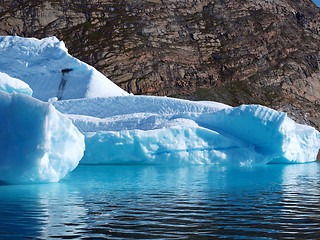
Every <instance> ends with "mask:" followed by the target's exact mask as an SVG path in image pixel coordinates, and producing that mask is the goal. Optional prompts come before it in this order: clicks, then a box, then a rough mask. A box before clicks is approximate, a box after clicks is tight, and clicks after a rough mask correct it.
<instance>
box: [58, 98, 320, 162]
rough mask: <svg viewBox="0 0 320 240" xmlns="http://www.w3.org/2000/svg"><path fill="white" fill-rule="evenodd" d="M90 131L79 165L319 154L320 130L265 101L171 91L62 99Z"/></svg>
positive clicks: (62, 106) (63, 107)
mask: <svg viewBox="0 0 320 240" xmlns="http://www.w3.org/2000/svg"><path fill="white" fill-rule="evenodd" d="M54 106H55V107H56V108H57V109H58V110H59V111H61V112H62V113H64V114H66V115H67V116H68V117H69V118H70V119H71V120H72V122H73V123H74V125H75V126H77V127H78V128H79V130H80V131H81V132H83V133H84V134H85V136H86V151H85V156H84V158H83V159H82V160H81V164H122V163H136V164H181V163H186V164H188V163H195V164H230V163H232V164H240V165H242V164H258V163H263V164H266V163H306V162H312V161H315V160H316V156H317V153H318V150H319V148H320V133H319V132H318V131H316V130H315V129H314V128H312V127H309V126H305V125H301V124H297V123H295V122H294V121H293V120H292V119H290V118H288V117H287V115H286V114H285V113H282V112H278V111H275V110H273V109H270V108H268V107H264V106H260V105H242V106H240V107H234V108H233V107H230V106H227V105H224V104H221V103H215V102H193V101H187V100H179V99H174V98H167V97H150V96H124V97H109V98H95V99H75V100H66V101H58V102H55V103H54Z"/></svg>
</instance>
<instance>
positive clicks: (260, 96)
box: [0, 0, 320, 129]
mask: <svg viewBox="0 0 320 240" xmlns="http://www.w3.org/2000/svg"><path fill="white" fill-rule="evenodd" d="M0 3H1V5H0V22H1V24H0V34H1V35H12V34H17V35H20V36H26V37H31V36H32V37H38V38H42V37H47V36H52V35H55V36H57V37H58V38H59V39H61V40H63V41H64V42H65V43H66V46H67V47H68V49H69V52H70V53H71V54H72V55H74V56H76V57H78V58H80V59H81V60H83V61H85V62H87V63H89V64H91V65H93V66H95V67H96V68H97V69H99V70H100V71H101V72H103V73H104V74H105V75H106V76H107V77H109V78H110V79H112V80H113V81H114V82H115V83H117V84H118V85H119V86H121V87H122V88H124V89H125V90H127V91H129V92H132V93H134V94H153V95H167V96H175V97H182V98H188V99H194V100H215V101H220V102H224V103H227V104H230V105H233V106H235V105H239V104H242V103H258V104H263V105H267V106H271V107H273V108H275V109H277V110H282V111H287V112H289V114H290V116H291V117H292V118H294V119H295V120H298V121H299V122H303V123H308V124H311V125H313V126H316V127H317V128H318V129H319V128H320V112H319V109H320V69H319V66H320V65H319V63H320V12H319V9H318V8H317V7H316V5H315V4H314V3H313V2H312V1H311V0H255V1H253V0H213V1H209V0H166V1H164V0H161V1H160V0H92V1H89V0H63V1H57V0H47V1H30V0H19V1H11V0H0Z"/></svg>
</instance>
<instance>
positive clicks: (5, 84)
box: [0, 72, 32, 96]
mask: <svg viewBox="0 0 320 240" xmlns="http://www.w3.org/2000/svg"><path fill="white" fill-rule="evenodd" d="M0 91H4V92H7V93H12V92H17V93H24V94H26V95H29V96H32V89H31V88H30V87H29V85H28V84H26V83H25V82H23V81H21V80H19V79H17V78H13V77H10V76H9V75H8V74H5V73H2V72H0Z"/></svg>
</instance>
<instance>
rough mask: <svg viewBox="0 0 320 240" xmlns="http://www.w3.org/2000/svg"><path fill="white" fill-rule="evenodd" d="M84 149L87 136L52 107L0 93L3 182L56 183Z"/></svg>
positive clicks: (0, 160) (73, 165) (23, 96)
mask: <svg viewBox="0 0 320 240" xmlns="http://www.w3.org/2000/svg"><path fill="white" fill-rule="evenodd" d="M84 148H85V146H84V136H83V135H82V134H81V133H80V132H79V131H78V130H77V129H76V127H74V126H73V124H72V123H71V121H70V120H69V119H68V118H66V117H65V116H63V115H62V114H61V113H59V112H58V111H56V110H55V108H54V107H53V106H52V105H51V104H49V103H44V102H41V101H39V100H37V99H35V98H32V97H30V96H27V95H25V94H21V93H12V94H8V93H5V92H2V91H0V155H1V157H0V181H1V182H8V183H29V182H56V181H58V180H59V179H61V178H62V177H64V176H65V175H66V174H67V173H68V172H70V171H72V170H73V169H74V168H75V167H76V166H77V165H78V162H79V161H80V159H81V158H82V156H83V152H84Z"/></svg>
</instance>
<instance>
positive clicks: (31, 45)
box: [0, 36, 128, 101]
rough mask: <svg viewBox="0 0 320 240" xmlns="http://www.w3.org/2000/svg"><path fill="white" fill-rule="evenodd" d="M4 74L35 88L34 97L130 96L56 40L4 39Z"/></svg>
mask: <svg viewBox="0 0 320 240" xmlns="http://www.w3.org/2000/svg"><path fill="white" fill-rule="evenodd" d="M0 56H1V57H0V72H4V73H6V74H8V75H10V76H11V77H14V78H18V79H20V80H22V81H24V82H26V83H27V84H29V86H30V87H31V88H32V90H33V96H34V97H35V98H37V99H40V100H42V101H48V99H49V98H53V97H57V98H58V99H75V98H94V97H109V96H123V95H128V93H127V92H125V91H124V90H122V89H121V88H119V87H118V86H117V85H115V84H114V83H113V82H111V81H110V80H109V79H108V78H106V77H105V76H104V75H103V74H101V73H100V72H98V71H97V70H96V69H95V68H93V67H91V66H89V65H88V64H85V63H83V62H81V61H80V60H78V59H76V58H74V57H72V56H71V55H70V54H68V51H67V49H66V47H65V45H64V43H63V42H61V41H59V40H58V39H57V38H55V37H49V38H44V39H42V40H38V39H35V38H21V37H17V36H5V37H0Z"/></svg>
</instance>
